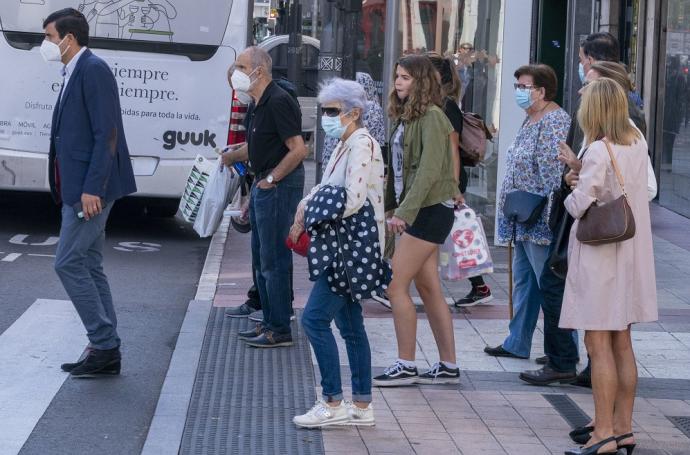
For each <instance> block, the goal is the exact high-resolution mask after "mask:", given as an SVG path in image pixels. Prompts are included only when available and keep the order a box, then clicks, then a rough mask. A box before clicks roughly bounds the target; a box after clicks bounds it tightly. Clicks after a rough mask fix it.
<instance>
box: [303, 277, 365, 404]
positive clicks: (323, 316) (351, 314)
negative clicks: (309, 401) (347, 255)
mask: <svg viewBox="0 0 690 455" xmlns="http://www.w3.org/2000/svg"><path fill="white" fill-rule="evenodd" d="M327 279H328V275H322V276H321V278H319V279H318V281H316V283H314V288H313V289H312V290H311V294H309V300H308V301H307V306H306V307H305V308H304V313H303V314H302V327H304V331H305V332H306V334H307V337H308V338H309V342H310V343H311V346H312V348H314V354H315V355H316V361H317V362H318V364H319V371H320V372H321V388H322V389H323V399H324V400H325V401H338V400H342V399H343V388H342V384H341V382H340V357H339V356H338V345H337V344H336V342H335V338H334V337H333V332H332V331H331V321H333V319H335V325H336V327H338V330H340V335H341V336H342V337H343V339H344V340H345V346H346V347H347V358H348V361H349V362H350V371H351V372H352V400H353V401H361V402H365V403H370V402H371V350H370V348H369V338H367V332H366V331H365V330H364V318H363V316H362V306H361V305H360V304H359V303H357V302H354V301H353V300H352V299H351V298H350V297H345V296H341V295H338V294H335V293H333V292H332V291H331V289H330V287H329V286H328V281H327Z"/></svg>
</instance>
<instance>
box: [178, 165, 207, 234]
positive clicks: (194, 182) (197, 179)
mask: <svg viewBox="0 0 690 455" xmlns="http://www.w3.org/2000/svg"><path fill="white" fill-rule="evenodd" d="M214 167H215V162H214V161H211V160H208V159H206V158H204V157H203V156H201V155H197V156H196V158H195V159H194V164H193V165H192V168H191V169H190V170H189V176H187V183H186V184H185V187H184V192H183V193H182V198H181V199H180V208H179V211H178V216H180V217H181V218H182V219H183V220H184V221H186V222H188V223H194V220H196V216H197V213H198V212H199V205H200V204H201V198H202V197H203V195H204V190H205V189H206V187H207V186H208V181H209V177H210V176H211V173H212V172H213V169H214Z"/></svg>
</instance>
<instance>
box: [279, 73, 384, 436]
mask: <svg viewBox="0 0 690 455" xmlns="http://www.w3.org/2000/svg"><path fill="white" fill-rule="evenodd" d="M318 100H319V104H320V105H321V112H322V126H323V129H324V131H325V132H326V134H327V135H328V136H331V137H334V138H337V139H339V143H338V145H337V147H336V148H335V150H334V152H333V154H332V155H331V157H330V159H329V161H328V164H327V166H326V168H325V171H324V173H323V178H322V181H321V183H320V184H318V185H317V186H316V187H315V188H314V189H313V190H312V191H311V192H310V194H309V195H308V196H307V197H305V198H304V199H303V200H302V202H301V203H300V205H299V206H298V208H297V212H296V215H295V221H294V224H293V226H292V229H291V231H290V237H291V239H292V240H293V241H294V242H297V241H298V239H299V237H300V236H301V235H302V233H303V232H304V230H305V208H306V212H307V220H308V221H310V220H311V219H312V217H313V216H312V212H313V208H312V207H313V205H314V204H318V203H319V200H323V199H324V198H323V197H321V195H322V194H323V193H324V191H331V188H338V189H339V191H341V193H340V194H341V195H343V194H344V196H345V197H344V204H342V203H339V206H343V207H342V208H341V209H340V210H341V213H340V214H339V217H340V219H342V220H351V221H350V222H351V224H354V223H352V220H356V226H359V225H360V221H363V222H362V223H361V224H362V225H364V221H368V222H369V223H370V225H369V226H368V227H367V229H366V231H367V233H364V232H352V235H353V236H354V239H353V240H347V235H350V233H349V232H347V233H346V234H343V235H342V236H341V237H345V238H346V240H345V242H344V243H341V242H340V241H338V242H336V241H334V242H333V243H334V244H336V243H339V244H340V247H342V248H343V249H344V250H348V251H350V250H354V249H356V248H362V251H364V250H366V251H367V252H368V253H369V254H371V257H372V258H375V259H374V261H375V262H376V263H377V264H378V267H379V268H380V267H383V263H382V259H383V246H384V244H385V242H384V235H385V227H384V210H383V185H384V177H383V173H384V164H383V158H382V156H381V148H380V146H379V144H378V142H377V141H376V140H375V139H374V138H373V137H372V136H371V134H370V133H369V131H368V130H367V129H366V128H364V126H363V120H362V119H363V117H364V114H365V112H366V106H367V98H366V94H365V92H364V89H363V88H362V86H361V85H360V84H358V83H357V82H354V81H349V80H344V79H339V78H335V79H332V80H330V81H328V82H327V83H326V84H324V85H322V86H321V90H320V93H319V97H318ZM321 203H323V202H321ZM358 217H359V218H358ZM345 222H346V221H343V223H345ZM312 226H313V224H312ZM310 229H312V228H310ZM357 229H358V228H356V229H355V230H357ZM328 230H329V231H331V233H332V235H335V234H334V230H333V229H328ZM339 231H340V232H341V233H345V232H346V230H345V229H343V228H341V229H339ZM310 233H311V234H312V236H311V239H312V240H311V248H310V251H311V252H313V251H314V250H316V246H315V245H314V241H315V239H318V237H317V236H315V235H314V233H313V232H312V231H311V230H310ZM328 246H330V243H329V244H328V245H326V244H323V245H320V246H319V247H318V255H319V256H321V248H323V250H324V251H325V250H326V248H327V247H328ZM345 253H346V254H347V251H346V252H345ZM352 254H354V255H355V256H360V255H361V253H360V255H358V254H357V253H352ZM339 256H340V257H341V258H344V256H343V251H342V250H341V251H340V255H339ZM356 261H357V259H355V262H356ZM374 261H372V262H374ZM309 262H310V275H311V276H310V278H311V279H312V281H315V283H314V287H313V289H312V291H311V294H310V296H309V300H308V302H307V305H306V307H305V309H304V313H303V315H302V326H303V328H304V331H305V332H306V334H307V337H308V338H309V341H310V342H311V345H312V347H313V349H314V354H315V356H316V360H317V362H318V364H319V370H320V372H321V386H322V389H323V394H322V396H323V398H322V399H320V400H318V401H317V402H316V405H315V406H314V407H313V408H312V409H311V410H309V411H308V412H307V413H306V414H304V415H299V416H296V417H295V418H294V419H293V421H294V423H295V424H296V425H298V426H300V427H307V428H317V427H324V426H329V425H345V424H349V425H368V426H371V425H374V412H373V408H372V406H371V351H370V348H369V340H368V338H367V334H366V331H365V329H364V318H363V316H362V307H361V305H360V300H363V299H365V298H367V297H365V296H364V295H362V294H359V293H357V294H356V293H355V291H354V290H351V288H355V287H357V286H358V284H359V282H358V281H357V278H354V275H353V274H352V273H354V274H356V273H357V271H356V270H355V271H352V273H349V272H348V273H347V275H348V276H347V281H348V282H349V284H348V285H347V290H346V291H344V292H340V293H337V292H336V291H335V288H334V287H333V286H332V283H331V281H332V277H331V276H327V273H326V272H328V270H325V271H324V272H323V273H321V274H319V273H312V263H313V262H316V258H314V259H312V256H309ZM342 262H343V263H345V262H346V263H348V264H349V263H350V261H349V260H348V259H347V258H345V259H342ZM364 262H365V264H368V265H369V264H371V262H370V263H367V261H366V260H364ZM333 265H336V264H335V263H333ZM341 265H344V266H345V267H347V264H341ZM351 265H352V264H350V266H351ZM329 267H330V266H329ZM374 268H376V267H374ZM355 269H357V266H356V265H355ZM345 270H346V272H347V268H346V269H345ZM359 271H360V273H361V269H359ZM377 272H378V270H377ZM364 273H365V277H366V276H368V277H369V279H370V280H371V279H372V275H371V273H369V272H366V271H365V272H364ZM335 277H336V278H337V277H338V274H337V273H336V274H335ZM341 279H342V280H345V278H344V277H342V278H341ZM338 281H339V280H338ZM377 282H378V281H377ZM355 283H357V284H355ZM341 284H342V283H341ZM360 288H364V289H366V287H364V286H361V287H360ZM370 289H371V288H370ZM333 320H335V324H336V326H337V327H338V329H339V331H340V334H341V336H342V337H343V339H344V340H345V343H346V347H347V356H348V360H349V364H350V370H351V372H352V400H353V401H352V402H344V401H343V390H342V385H341V380H340V361H339V358H338V347H337V345H336V342H335V338H334V337H333V332H332V331H331V322H332V321H333Z"/></svg>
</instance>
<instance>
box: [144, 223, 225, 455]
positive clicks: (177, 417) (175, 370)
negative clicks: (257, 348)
mask: <svg viewBox="0 0 690 455" xmlns="http://www.w3.org/2000/svg"><path fill="white" fill-rule="evenodd" d="M229 226H230V217H229V216H223V221H222V222H221V224H220V227H219V228H218V230H217V231H216V233H215V234H213V238H212V239H211V244H210V245H209V248H208V253H207V254H206V261H205V262H204V268H203V270H202V272H201V276H200V277H199V284H198V288H197V292H196V296H195V298H194V300H192V301H190V302H189V306H188V307H187V313H186V314H185V317H184V321H183V322H182V327H181V328H180V333H179V335H178V338H177V343H176V344H175V349H174V351H173V354H172V358H171V359H170V366H169V367H168V373H167V374H166V376H165V381H164V382H163V387H162V388H161V393H160V396H159V398H158V404H157V406H156V411H155V413H154V415H153V419H152V420H151V424H150V425H149V431H148V434H147V436H146V441H145V442H144V447H143V449H142V451H141V453H142V455H170V454H176V453H178V452H179V450H180V444H181V442H182V436H183V433H184V428H185V423H186V421H187V409H188V408H189V403H190V400H191V397H192V390H193V388H194V381H195V380H196V373H197V368H198V366H199V357H200V356H201V348H202V346H203V343H204V337H205V336H206V326H207V324H208V318H209V314H210V312H211V307H212V305H213V297H214V296H215V293H216V285H217V283H218V275H219V273H220V265H221V261H222V260H223V254H224V250H225V241H226V239H227V236H228V228H229Z"/></svg>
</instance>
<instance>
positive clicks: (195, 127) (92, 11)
mask: <svg viewBox="0 0 690 455" xmlns="http://www.w3.org/2000/svg"><path fill="white" fill-rule="evenodd" d="M66 7H73V8H76V9H78V10H80V11H81V12H82V13H83V14H84V15H85V16H86V18H87V20H88V21H89V25H90V43H89V48H91V49H92V50H93V51H94V53H96V54H97V55H98V56H100V57H102V58H103V59H104V60H105V61H106V62H107V63H108V64H109V65H110V68H111V69H112V72H113V75H114V77H115V79H116V81H117V85H118V89H119V94H120V101H121V104H122V116H123V120H124V126H125V134H126V138H127V143H128V145H129V150H130V155H131V159H132V164H133V167H134V172H135V175H136V180H137V187H138V190H139V191H138V193H137V194H136V196H138V197H143V198H148V199H149V200H151V201H152V203H154V204H158V208H161V207H167V211H168V212H170V213H174V211H175V210H176V208H177V200H179V197H180V195H181V192H182V190H183V188H184V184H185V180H186V177H187V174H188V173H189V169H190V168H191V164H192V162H193V159H194V158H195V157H196V155H197V154H201V155H203V156H205V157H208V158H213V157H214V156H216V149H220V148H223V147H224V146H225V145H226V144H228V143H229V141H230V142H232V141H233V136H237V134H236V133H238V129H241V127H240V126H239V123H240V121H239V120H240V117H241V115H242V111H243V110H242V109H241V108H238V107H237V106H235V107H234V108H232V106H231V104H232V102H231V100H232V99H233V98H234V97H233V94H232V93H231V89H230V87H229V86H228V82H227V77H226V71H227V68H228V66H229V65H230V64H231V63H232V62H233V61H234V60H235V57H236V55H237V53H238V52H241V51H242V50H243V49H244V48H245V47H246V46H247V43H250V42H251V30H250V27H249V24H250V23H251V16H252V12H253V6H252V1H251V0H248V1H247V0H245V1H233V0H195V1H189V0H2V2H0V62H2V64H0V81H1V83H2V89H1V90H0V93H1V95H0V191H3V192H4V191H40V192H44V191H48V149H49V138H50V127H51V118H52V111H53V107H54V104H55V102H56V100H57V96H58V93H59V91H60V87H61V83H62V77H61V75H60V71H61V67H62V64H61V63H50V64H47V63H46V62H44V61H43V59H42V58H41V54H40V53H39V46H40V45H41V42H42V41H43V33H42V23H43V20H44V19H45V18H46V17H47V16H48V15H49V14H50V13H51V12H53V11H56V10H58V9H61V8H66ZM233 111H234V112H233Z"/></svg>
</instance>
